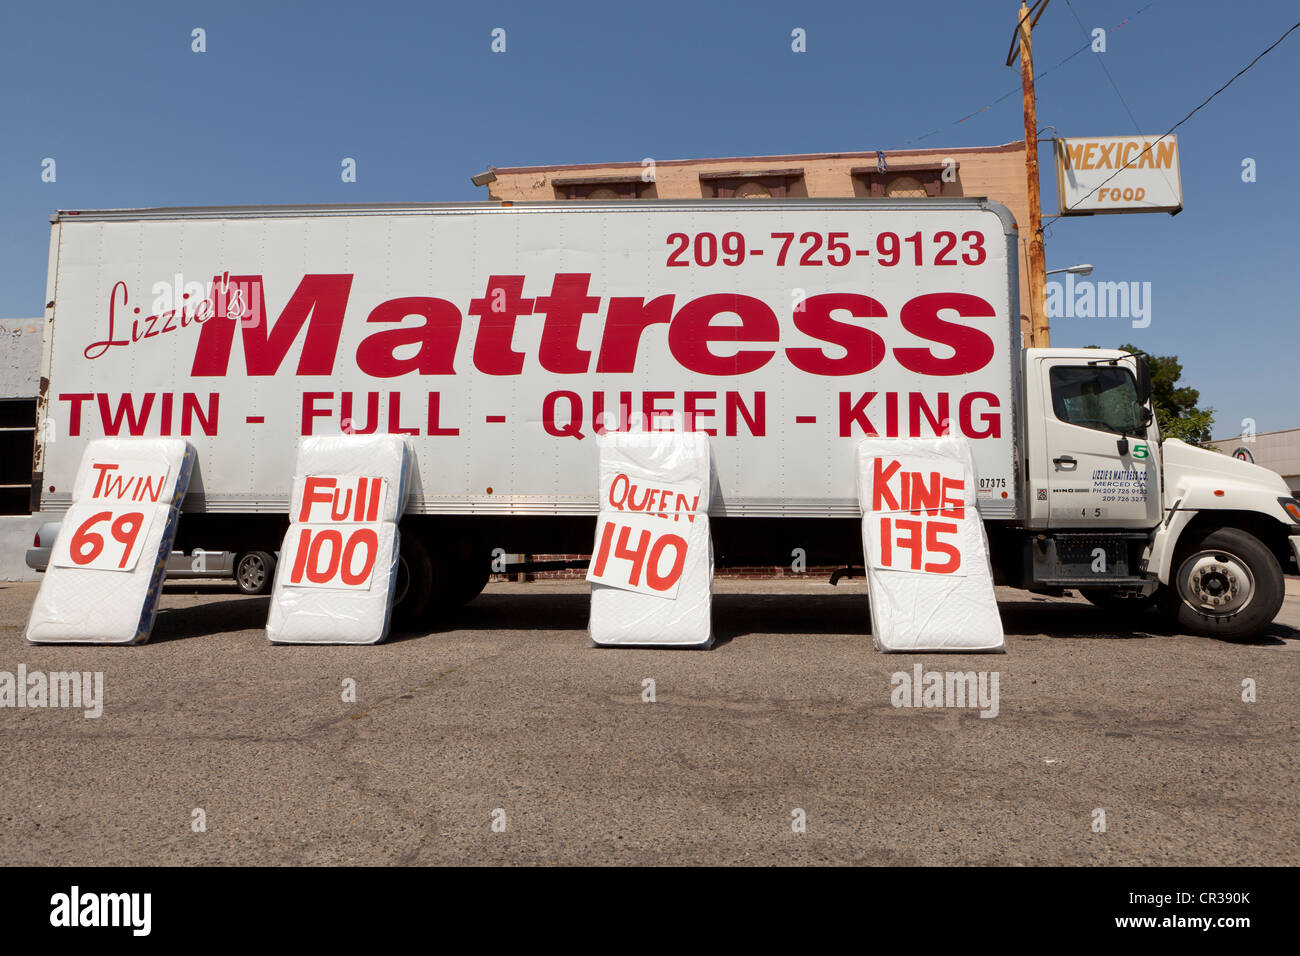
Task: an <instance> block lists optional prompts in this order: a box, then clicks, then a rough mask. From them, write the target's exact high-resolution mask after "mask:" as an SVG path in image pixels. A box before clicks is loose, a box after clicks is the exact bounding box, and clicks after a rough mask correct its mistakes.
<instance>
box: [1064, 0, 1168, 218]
mask: <svg viewBox="0 0 1300 956" xmlns="http://www.w3.org/2000/svg"><path fill="white" fill-rule="evenodd" d="M1065 5H1066V6H1067V7H1069V8H1070V14H1071V15H1072V16H1073V17H1074V22H1075V23H1077V24H1079V32H1080V33H1082V34H1083V35H1084V36H1085V37H1087V36H1089V33H1088V28H1087V27H1085V26H1084V25H1083V21H1082V20H1081V19H1079V14H1078V13H1076V12H1075V9H1074V4H1073V3H1071V2H1070V0H1065ZM1096 58H1097V65H1098V66H1100V67H1101V71H1102V72H1103V73H1105V74H1106V79H1107V80H1109V81H1110V88H1111V89H1112V90H1114V91H1115V96H1116V98H1118V99H1119V102H1120V105H1121V106H1123V107H1124V112H1125V113H1127V114H1128V118H1129V119H1130V120H1131V121H1132V122H1133V131H1134V132H1135V133H1137V134H1138V135H1139V136H1146V132H1145V131H1144V130H1143V129H1142V124H1141V123H1139V122H1138V121H1137V117H1136V116H1134V115H1133V111H1132V110H1131V109H1129V105H1128V101H1127V100H1125V99H1124V94H1123V93H1121V92H1120V91H1119V84H1118V83H1116V82H1115V77H1114V76H1112V75H1111V72H1110V68H1109V67H1107V66H1106V61H1105V59H1104V57H1103V56H1102V54H1101V53H1097V54H1096ZM1156 172H1157V173H1158V174H1159V176H1160V178H1161V179H1162V180H1164V183H1165V185H1166V186H1168V185H1169V177H1167V176H1166V175H1165V173H1164V170H1161V169H1157V170H1156ZM1058 211H1059V210H1058Z"/></svg>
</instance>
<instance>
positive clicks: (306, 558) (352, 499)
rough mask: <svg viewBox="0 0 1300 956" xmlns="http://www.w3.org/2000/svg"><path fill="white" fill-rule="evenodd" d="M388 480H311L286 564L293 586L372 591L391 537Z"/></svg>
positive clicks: (288, 541) (324, 477) (290, 538)
mask: <svg viewBox="0 0 1300 956" xmlns="http://www.w3.org/2000/svg"><path fill="white" fill-rule="evenodd" d="M387 494H388V482H387V481H386V480H385V479H383V478H366V477H337V476H329V475H309V476H308V477H307V478H305V479H304V480H303V490H302V504H301V506H300V507H299V508H298V512H297V514H295V515H294V526H293V528H291V529H290V532H289V536H288V538H287V539H286V551H287V553H286V554H285V555H283V556H282V558H281V561H282V562H283V563H284V565H285V567H287V568H288V569H289V576H288V578H287V579H286V580H285V583H286V584H287V585H289V586H290V587H300V588H333V589H340V590H369V588H370V582H371V580H372V579H373V578H374V574H375V561H376V559H377V558H378V557H379V552H380V541H381V540H382V539H383V538H384V537H385V534H384V528H383V525H384V522H382V521H380V520H379V513H380V510H381V508H382V506H383V502H384V500H385V497H386V495H387Z"/></svg>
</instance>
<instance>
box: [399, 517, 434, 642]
mask: <svg viewBox="0 0 1300 956" xmlns="http://www.w3.org/2000/svg"><path fill="white" fill-rule="evenodd" d="M432 593H433V562H432V561H431V560H430V559H429V551H428V549H427V548H426V547H425V546H424V542H423V541H421V540H420V539H419V538H417V537H416V536H415V535H413V534H403V535H402V543H401V545H400V548H399V553H398V556H397V581H396V582H394V586H393V624H394V625H395V626H396V627H398V628H409V627H414V626H415V625H416V624H418V623H420V620H421V618H423V617H424V612H425V610H426V609H427V608H428V606H429V595H430V594H432Z"/></svg>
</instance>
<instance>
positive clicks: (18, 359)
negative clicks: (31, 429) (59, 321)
mask: <svg viewBox="0 0 1300 956" xmlns="http://www.w3.org/2000/svg"><path fill="white" fill-rule="evenodd" d="M44 328H45V320H44V319H0V398H35V397H36V395H37V394H38V393H39V392H40V379H41V334H42V332H43V331H44Z"/></svg>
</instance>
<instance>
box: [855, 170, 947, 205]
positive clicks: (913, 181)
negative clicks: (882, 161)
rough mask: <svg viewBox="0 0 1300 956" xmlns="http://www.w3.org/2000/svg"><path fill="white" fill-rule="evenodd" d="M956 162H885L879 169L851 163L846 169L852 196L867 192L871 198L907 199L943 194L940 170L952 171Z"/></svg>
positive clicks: (866, 194)
mask: <svg viewBox="0 0 1300 956" xmlns="http://www.w3.org/2000/svg"><path fill="white" fill-rule="evenodd" d="M959 165H960V164H958V163H951V164H950V166H944V164H943V163H899V164H890V165H888V166H887V167H886V169H885V171H884V172H883V173H882V172H880V171H879V170H878V169H877V168H876V167H875V166H854V167H853V168H852V169H851V170H850V171H849V172H850V173H852V175H853V180H854V189H853V193H854V195H856V196H871V197H872V198H874V199H911V198H920V197H925V196H929V197H937V196H941V195H943V174H944V171H945V170H946V169H948V168H951V169H952V171H953V174H954V175H955V174H956V171H957V169H958V168H959ZM954 182H956V180H954Z"/></svg>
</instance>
